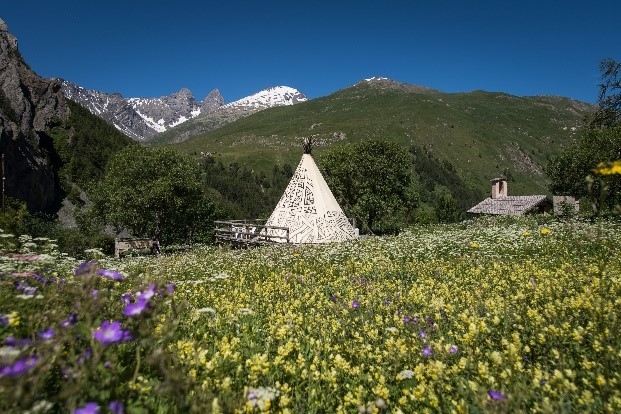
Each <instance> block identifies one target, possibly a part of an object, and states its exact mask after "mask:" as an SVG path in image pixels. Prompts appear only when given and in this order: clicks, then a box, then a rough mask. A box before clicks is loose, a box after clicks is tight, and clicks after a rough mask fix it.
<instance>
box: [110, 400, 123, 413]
mask: <svg viewBox="0 0 621 414" xmlns="http://www.w3.org/2000/svg"><path fill="white" fill-rule="evenodd" d="M108 409H110V412H111V413H112V414H123V413H124V412H125V407H124V406H123V403H122V402H121V401H110V404H108Z"/></svg>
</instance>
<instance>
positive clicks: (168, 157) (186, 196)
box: [93, 146, 216, 243]
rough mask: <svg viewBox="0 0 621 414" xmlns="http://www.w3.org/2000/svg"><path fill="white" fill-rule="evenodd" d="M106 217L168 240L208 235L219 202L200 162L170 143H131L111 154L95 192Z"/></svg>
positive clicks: (101, 213)
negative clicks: (210, 192) (210, 191)
mask: <svg viewBox="0 0 621 414" xmlns="http://www.w3.org/2000/svg"><path fill="white" fill-rule="evenodd" d="M93 199H94V204H95V207H94V213H95V215H97V216H99V217H100V218H101V219H102V220H103V222H104V223H107V224H112V225H114V226H115V227H116V228H117V229H121V228H126V229H128V230H129V231H131V232H132V233H133V234H134V235H136V236H151V237H155V238H158V239H159V240H160V241H161V242H163V243H178V242H192V241H197V240H198V241H206V240H207V239H208V238H210V236H211V233H212V230H213V218H214V214H215V212H216V207H215V205H214V203H213V202H211V200H210V199H209V198H208V196H207V195H206V193H205V192H204V189H203V183H202V178H201V173H200V169H199V167H198V165H197V164H196V162H195V161H194V160H193V159H191V158H190V157H189V156H186V155H182V154H180V153H179V152H177V151H175V150H174V149H171V148H154V149H147V148H143V147H135V146H131V147H127V148H125V149H123V150H122V151H120V152H119V153H117V154H116V155H115V156H114V157H113V158H112V159H111V160H110V163H109V165H108V169H107V171H106V175H105V177H104V179H103V180H102V181H101V182H100V183H99V185H98V187H97V188H96V191H95V194H94V197H93Z"/></svg>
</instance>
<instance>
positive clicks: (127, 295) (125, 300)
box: [121, 293, 132, 305]
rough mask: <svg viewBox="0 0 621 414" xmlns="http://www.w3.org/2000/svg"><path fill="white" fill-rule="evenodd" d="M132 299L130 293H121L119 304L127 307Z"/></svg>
mask: <svg viewBox="0 0 621 414" xmlns="http://www.w3.org/2000/svg"><path fill="white" fill-rule="evenodd" d="M131 299H132V294H131V293H123V294H122V295H121V302H123V303H124V304H126V305H129V302H130V301H131Z"/></svg>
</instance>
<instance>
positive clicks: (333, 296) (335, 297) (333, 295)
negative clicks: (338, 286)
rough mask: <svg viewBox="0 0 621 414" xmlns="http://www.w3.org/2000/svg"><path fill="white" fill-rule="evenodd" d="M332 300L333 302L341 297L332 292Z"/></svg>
mask: <svg viewBox="0 0 621 414" xmlns="http://www.w3.org/2000/svg"><path fill="white" fill-rule="evenodd" d="M330 300H331V301H332V302H336V301H337V300H339V297H338V296H337V295H335V294H332V295H330Z"/></svg>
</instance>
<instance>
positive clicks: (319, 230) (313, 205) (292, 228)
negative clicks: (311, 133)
mask: <svg viewBox="0 0 621 414" xmlns="http://www.w3.org/2000/svg"><path fill="white" fill-rule="evenodd" d="M311 147H312V141H311V140H310V138H306V139H305V140H304V154H303V155H302V159H301V160H300V163H299V164H298V167H297V168H296V170H295V172H294V173H293V177H292V178H291V181H290V182H289V184H288V185H287V188H286V189H285V192H284V194H283V195H282V197H281V198H280V201H279V202H278V204H277V205H276V208H275V209H274V212H273V213H272V215H271V216H270V218H269V219H268V220H267V222H266V223H265V225H266V226H279V227H287V228H289V242H291V243H330V242H342V241H347V240H352V239H355V238H356V237H357V235H356V232H355V231H354V228H353V227H352V225H351V224H350V222H349V220H348V219H347V216H345V213H343V210H341V207H340V206H339V204H338V202H337V201H336V199H335V198H334V195H332V191H330V188H329V187H328V184H327V183H326V181H325V180H324V179H323V176H322V175H321V172H319V168H317V164H315V161H314V160H313V157H312V155H311V154H310V153H311ZM266 231H267V233H268V234H269V235H273V236H281V237H283V238H282V239H275V240H279V241H282V242H286V238H285V236H286V231H285V230H280V229H270V228H269V227H268V228H267V229H266Z"/></svg>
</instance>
